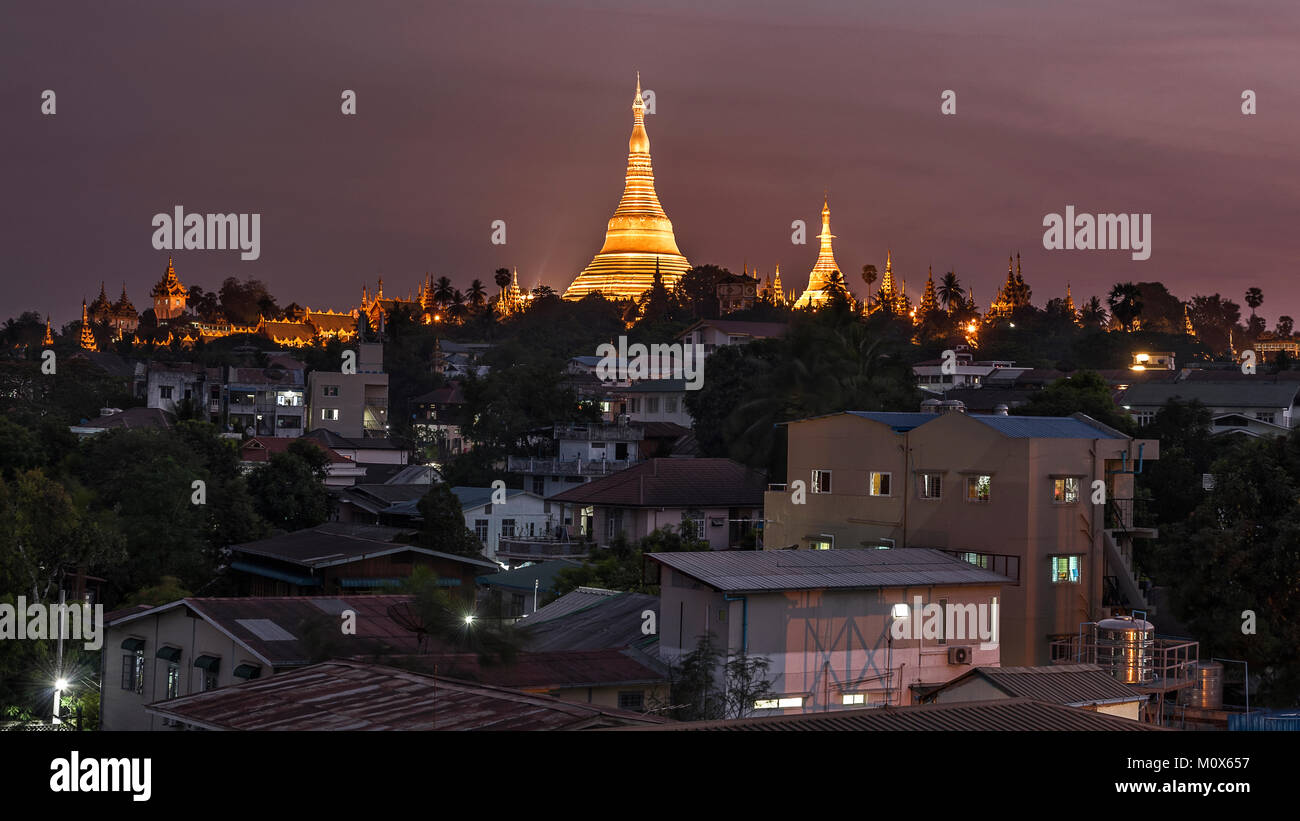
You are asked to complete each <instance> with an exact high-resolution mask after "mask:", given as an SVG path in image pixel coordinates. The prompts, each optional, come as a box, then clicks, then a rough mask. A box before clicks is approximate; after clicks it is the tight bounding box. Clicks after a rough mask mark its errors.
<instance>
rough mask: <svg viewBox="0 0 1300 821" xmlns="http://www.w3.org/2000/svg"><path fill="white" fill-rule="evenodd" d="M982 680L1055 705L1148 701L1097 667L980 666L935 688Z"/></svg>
mask: <svg viewBox="0 0 1300 821" xmlns="http://www.w3.org/2000/svg"><path fill="white" fill-rule="evenodd" d="M971 678H982V679H985V680H986V681H988V682H989V683H990V684H992V685H993V686H994V687H997V688H998V689H999V690H1001V691H1002V692H1004V693H1006V694H1007V695H1008V696H1010V697H1012V698H1032V699H1034V700H1035V701H1046V702H1048V703H1051V704H1071V705H1074V706H1076V707H1081V706H1085V705H1089V704H1098V703H1103V702H1115V701H1139V700H1142V699H1144V698H1145V696H1143V695H1142V694H1141V693H1139V692H1137V691H1136V690H1131V689H1129V688H1128V687H1126V686H1125V685H1124V684H1122V683H1121V682H1119V681H1117V680H1116V679H1115V677H1114V676H1112V675H1110V674H1109V673H1107V672H1106V671H1105V670H1103V669H1102V668H1101V667H1099V666H1097V665H1095V664H1059V665H1050V666H1046V667H976V668H975V669H973V670H970V671H968V672H966V673H964V674H963V675H961V676H958V677H957V678H955V679H953V680H952V681H949V682H947V683H946V684H941V685H939V686H938V687H934V688H931V689H930V690H929V691H928V692H927V693H926V698H927V699H928V698H929V697H930V696H932V695H933V694H937V693H942V692H943V691H945V690H947V689H949V688H950V687H952V686H954V685H956V684H957V683H959V682H964V681H967V680H969V679H971Z"/></svg>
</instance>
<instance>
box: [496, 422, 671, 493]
mask: <svg viewBox="0 0 1300 821" xmlns="http://www.w3.org/2000/svg"><path fill="white" fill-rule="evenodd" d="M644 438H645V431H644V430H642V429H641V428H639V427H633V426H631V425H629V424H627V423H626V420H623V422H622V423H612V424H607V423H592V424H585V425H582V424H574V425H556V426H555V427H554V428H553V429H552V443H553V444H552V446H551V447H550V450H551V451H552V453H553V454H554V455H553V456H545V457H533V456H508V457H506V471H507V472H509V473H511V474H514V475H517V476H520V477H521V478H522V480H523V486H524V489H525V490H528V491H530V492H531V493H534V494H536V495H538V496H542V497H546V496H552V495H554V494H556V493H559V492H561V491H563V490H567V489H569V488H571V487H573V486H574V485H580V484H583V483H585V482H590V481H591V480H592V479H598V478H600V477H602V476H608V475H610V474H611V473H617V472H618V471H620V470H624V469H626V468H629V467H631V466H633V465H635V464H638V463H639V462H640V461H641V460H642V457H641V443H642V440H643V439H644Z"/></svg>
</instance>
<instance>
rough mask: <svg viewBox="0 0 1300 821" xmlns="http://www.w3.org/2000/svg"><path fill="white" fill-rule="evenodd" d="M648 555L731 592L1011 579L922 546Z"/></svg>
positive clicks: (894, 585) (1002, 582)
mask: <svg viewBox="0 0 1300 821" xmlns="http://www.w3.org/2000/svg"><path fill="white" fill-rule="evenodd" d="M650 558H652V559H654V560H655V561H658V562H660V563H662V564H665V565H668V566H669V567H671V568H673V569H674V570H677V571H678V572H681V573H684V574H686V575H688V576H690V577H692V578H694V579H698V580H700V581H701V582H704V583H705V584H707V585H709V586H710V587H712V588H714V589H715V590H721V591H724V592H732V593H741V592H759V591H765V590H820V589H837V588H838V589H858V588H877V587H903V586H909V587H910V586H914V585H928V584H1006V583H1008V582H1009V580H1008V579H1007V578H1006V577H1004V576H1000V575H998V574H997V573H993V572H991V571H988V570H984V569H982V568H979V567H976V566H975V565H973V564H971V563H970V562H965V561H962V560H961V559H958V558H956V557H954V556H949V555H948V554H946V553H941V552H940V551H938V550H931V549H929V548H921V547H912V548H901V549H892V550H870V549H863V550H755V551H748V550H728V551H713V552H710V551H705V552H700V553H651V554H650Z"/></svg>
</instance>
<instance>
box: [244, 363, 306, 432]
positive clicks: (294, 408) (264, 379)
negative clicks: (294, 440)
mask: <svg viewBox="0 0 1300 821" xmlns="http://www.w3.org/2000/svg"><path fill="white" fill-rule="evenodd" d="M303 370H304V369H303V367H302V365H301V363H298V367H283V366H279V365H273V366H272V367H268V368H235V367H232V368H229V369H228V371H227V375H226V384H225V386H224V393H225V397H226V426H227V430H230V431H234V432H237V433H244V434H246V435H249V436H286V437H296V436H302V434H303V433H304V432H305V430H306V428H305V427H304V423H305V421H306V415H307V402H306V386H305V385H304V384H303V381H304V380H303Z"/></svg>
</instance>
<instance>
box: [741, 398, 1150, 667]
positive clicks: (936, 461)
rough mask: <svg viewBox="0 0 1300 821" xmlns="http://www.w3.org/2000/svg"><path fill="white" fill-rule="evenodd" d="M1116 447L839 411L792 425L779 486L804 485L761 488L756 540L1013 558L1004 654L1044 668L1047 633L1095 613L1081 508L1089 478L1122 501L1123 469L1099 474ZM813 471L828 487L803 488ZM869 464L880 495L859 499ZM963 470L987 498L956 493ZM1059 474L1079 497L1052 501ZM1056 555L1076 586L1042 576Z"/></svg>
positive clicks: (1128, 482)
mask: <svg viewBox="0 0 1300 821" xmlns="http://www.w3.org/2000/svg"><path fill="white" fill-rule="evenodd" d="M1099 437H1100V433H1099ZM1125 450H1129V451H1130V453H1131V454H1132V455H1133V456H1136V453H1137V447H1136V443H1131V442H1130V441H1129V440H1118V439H1101V438H1098V439H1096V440H1093V439H1064V438H1034V439H1031V438H1012V437H1007V436H1003V435H1002V434H1000V433H999V432H998V431H996V430H994V429H992V428H990V427H988V426H987V425H984V424H982V423H980V422H978V421H977V420H976V419H974V418H972V417H969V416H966V415H964V414H955V413H954V414H945V415H943V416H940V417H939V418H937V419H935V420H934V421H932V422H928V423H926V424H925V425H923V426H921V427H918V428H915V429H913V430H912V431H910V432H908V433H894V432H893V431H892V430H891V429H890V428H889V427H888V426H887V425H883V424H879V423H876V422H873V421H871V420H867V419H863V418H860V417H855V416H850V415H847V414H840V415H836V416H831V417H825V418H822V419H813V420H806V421H802V422H795V423H792V424H791V425H790V428H789V448H788V452H789V459H788V465H789V468H788V471H789V472H788V476H787V481H790V482H792V481H794V480H795V479H800V480H802V481H803V482H804V483H805V484H806V485H807V486H808V488H807V497H806V503H804V504H793V499H792V496H791V490H790V488H788V487H787V490H785V491H769V492H768V493H767V494H766V499H765V502H766V503H765V508H764V509H765V515H766V518H767V526H766V532H765V534H764V547H765V548H767V549H777V548H781V547H785V546H788V545H792V544H794V545H798V546H799V547H800V548H806V547H809V546H811V544H812V542H813V541H814V540H815V539H818V538H821V537H820V536H818V534H822V533H825V534H830V536H831V537H833V541H834V547H836V548H849V547H860V546H862V545H863V544H864V543H867V544H871V545H878V544H883V543H886V542H883V540H893V544H894V546H895V547H899V548H903V547H935V548H941V549H947V550H960V551H970V552H975V553H983V554H1005V555H1010V556H1015V557H1016V558H1017V559H1018V561H1019V576H1020V580H1019V583H1018V584H1016V585H1009V586H1008V587H1007V588H1006V594H1005V595H1006V599H1005V602H1004V608H1003V620H1002V626H1003V645H1004V646H1003V657H1004V659H1005V660H1006V662H1007V663H1008V664H1024V665H1032V664H1046V663H1047V662H1048V661H1049V648H1048V645H1049V641H1048V638H1049V636H1057V635H1066V634H1073V633H1075V632H1077V630H1078V625H1079V623H1080V622H1083V621H1090V620H1093V619H1095V618H1096V616H1097V615H1099V613H1100V610H1099V608H1100V606H1101V589H1102V577H1103V576H1104V575H1106V574H1107V571H1106V569H1105V564H1104V561H1105V560H1104V547H1103V543H1102V530H1101V528H1102V526H1103V523H1104V512H1103V509H1102V508H1101V506H1094V505H1093V504H1092V503H1091V498H1090V497H1091V485H1092V482H1093V481H1094V480H1096V479H1102V480H1103V481H1106V482H1107V485H1108V486H1107V497H1108V498H1111V499H1115V498H1131V497H1132V496H1133V477H1132V475H1123V474H1108V473H1107V467H1108V466H1109V467H1111V468H1113V469H1119V467H1120V466H1121V462H1120V459H1119V456H1120V454H1121V453H1122V452H1124V451H1125ZM1144 456H1145V458H1147V459H1154V458H1156V457H1157V456H1158V451H1157V445H1156V443H1154V442H1150V443H1147V446H1146V448H1145V452H1144ZM1129 467H1130V469H1132V467H1133V465H1132V463H1130V465H1129ZM813 470H830V471H831V492H830V493H813V492H812V472H813ZM873 471H879V472H888V473H889V474H891V476H890V480H891V481H890V484H891V487H890V495H889V496H872V495H870V493H869V486H870V474H871V472H873ZM922 473H937V474H939V475H940V476H941V477H942V479H941V481H942V492H941V495H940V498H939V499H925V498H922V496H921V492H920V490H919V488H918V483H919V481H920V480H919V476H920V474H922ZM974 475H988V476H991V477H992V483H991V491H990V498H989V500H988V501H987V502H971V501H967V500H966V487H965V480H966V479H967V477H969V476H974ZM1065 476H1073V477H1077V478H1078V482H1079V501H1077V502H1074V503H1069V504H1060V503H1056V502H1054V501H1053V489H1054V488H1053V482H1054V479H1055V478H1060V477H1065ZM1055 555H1063V556H1068V555H1077V556H1079V557H1080V559H1079V561H1080V581H1079V583H1077V584H1076V583H1066V584H1054V583H1052V580H1051V578H1050V575H1051V572H1050V569H1051V557H1052V556H1055ZM990 569H994V570H997V571H998V572H1002V571H1001V569H1000V568H996V567H990Z"/></svg>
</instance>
